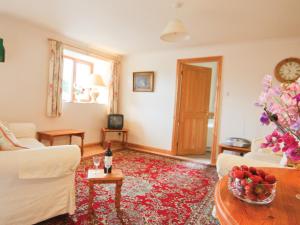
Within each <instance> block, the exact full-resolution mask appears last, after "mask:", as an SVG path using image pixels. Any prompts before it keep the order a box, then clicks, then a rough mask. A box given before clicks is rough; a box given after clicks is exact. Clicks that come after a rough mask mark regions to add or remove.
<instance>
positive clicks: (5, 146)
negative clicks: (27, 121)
mask: <svg viewBox="0 0 300 225" xmlns="http://www.w3.org/2000/svg"><path fill="white" fill-rule="evenodd" d="M23 148H26V147H23V146H22V145H21V144H20V143H19V142H18V140H17V138H16V137H15V135H14V134H13V132H11V131H10V130H9V129H8V128H7V127H6V126H4V125H3V124H2V123H1V122H0V149H1V150H18V149H23Z"/></svg>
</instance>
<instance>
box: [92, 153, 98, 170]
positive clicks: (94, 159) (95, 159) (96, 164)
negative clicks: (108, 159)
mask: <svg viewBox="0 0 300 225" xmlns="http://www.w3.org/2000/svg"><path fill="white" fill-rule="evenodd" d="M93 163H94V166H95V168H96V170H98V167H99V165H100V157H99V156H98V155H96V156H94V157H93Z"/></svg>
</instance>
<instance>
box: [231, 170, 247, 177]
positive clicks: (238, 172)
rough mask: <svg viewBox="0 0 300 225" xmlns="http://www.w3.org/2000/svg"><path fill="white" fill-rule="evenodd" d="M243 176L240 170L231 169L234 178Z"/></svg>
mask: <svg viewBox="0 0 300 225" xmlns="http://www.w3.org/2000/svg"><path fill="white" fill-rule="evenodd" d="M244 176H245V173H244V171H242V170H235V171H233V177H234V178H238V179H243V178H244Z"/></svg>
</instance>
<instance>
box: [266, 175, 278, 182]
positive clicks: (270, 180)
mask: <svg viewBox="0 0 300 225" xmlns="http://www.w3.org/2000/svg"><path fill="white" fill-rule="evenodd" d="M265 181H267V182H268V183H269V184H274V183H275V182H276V178H275V177H274V176H273V175H267V176H265Z"/></svg>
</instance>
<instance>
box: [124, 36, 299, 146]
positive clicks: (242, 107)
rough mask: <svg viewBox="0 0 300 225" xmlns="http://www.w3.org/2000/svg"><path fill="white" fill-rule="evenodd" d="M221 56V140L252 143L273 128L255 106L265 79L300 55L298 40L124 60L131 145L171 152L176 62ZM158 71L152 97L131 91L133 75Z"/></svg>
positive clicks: (260, 42) (199, 49) (135, 55)
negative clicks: (262, 122)
mask: <svg viewBox="0 0 300 225" xmlns="http://www.w3.org/2000/svg"><path fill="white" fill-rule="evenodd" d="M218 55H221V56H223V57H224V59H223V81H222V105H221V120H220V121H221V124H220V138H221V141H222V140H224V139H225V138H227V137H230V136H238V137H245V138H249V139H252V138H253V137H256V136H262V135H264V134H265V133H266V132H267V131H268V130H269V129H267V128H263V127H262V126H261V125H260V123H259V115H260V112H261V110H260V109H259V108H256V107H255V106H254V105H253V104H254V102H255V101H256V99H257V97H258V95H259V93H260V91H261V79H262V77H263V75H265V74H267V73H271V74H272V73H273V70H274V67H275V65H276V64H277V63H278V62H279V61H280V60H282V59H284V58H286V57H290V56H294V57H300V38H294V39H281V40H275V39H274V40H263V41H257V42H249V43H236V44H226V45H215V46H206V47H193V48H186V49H180V50H170V51H161V52H151V53H144V54H134V55H129V56H128V57H126V58H125V60H124V62H123V75H122V79H121V95H120V96H121V111H122V112H123V113H124V114H125V123H126V126H127V127H128V128H129V129H130V133H129V141H130V142H133V143H137V144H142V145H147V146H152V147H157V148H162V149H168V150H170V149H171V141H172V128H173V116H174V102H175V80H176V60H177V59H180V58H193V57H207V56H218ZM149 70H153V71H155V73H156V75H155V91H154V92H153V93H134V92H132V72H134V71H149Z"/></svg>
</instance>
